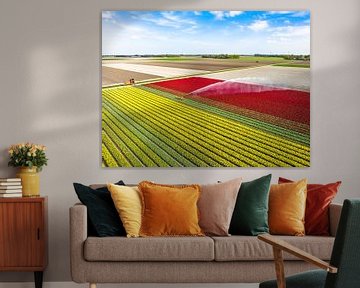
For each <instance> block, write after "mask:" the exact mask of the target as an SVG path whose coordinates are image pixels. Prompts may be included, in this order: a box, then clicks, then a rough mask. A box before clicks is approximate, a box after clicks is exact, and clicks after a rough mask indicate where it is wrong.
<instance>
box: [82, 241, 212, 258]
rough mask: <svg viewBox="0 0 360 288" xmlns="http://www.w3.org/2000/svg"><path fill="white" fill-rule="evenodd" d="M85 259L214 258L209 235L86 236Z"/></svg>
mask: <svg viewBox="0 0 360 288" xmlns="http://www.w3.org/2000/svg"><path fill="white" fill-rule="evenodd" d="M84 258H85V259H86V260H87V261H213V260H214V241H213V240H212V239H211V238H210V237H151V238H125V237H106V238H98V237H89V238H87V240H86V241H85V245H84Z"/></svg>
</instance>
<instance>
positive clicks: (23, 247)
mask: <svg viewBox="0 0 360 288" xmlns="http://www.w3.org/2000/svg"><path fill="white" fill-rule="evenodd" d="M47 250H48V249H47V197H29V198H0V271H32V272H34V276H35V287H36V288H41V287H42V282H43V271H44V270H45V268H46V266H47V257H48V255H47V254H48V253H47Z"/></svg>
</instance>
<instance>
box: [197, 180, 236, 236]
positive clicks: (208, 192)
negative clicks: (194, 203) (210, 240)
mask: <svg viewBox="0 0 360 288" xmlns="http://www.w3.org/2000/svg"><path fill="white" fill-rule="evenodd" d="M241 182H242V178H237V179H233V180H230V181H227V182H223V183H217V184H209V185H201V186H200V187H201V195H200V199H199V202H198V207H199V212H200V221H199V225H200V227H201V229H202V230H203V231H204V233H205V234H207V235H214V236H215V235H216V236H229V227H230V222H231V216H232V214H233V212H234V207H235V203H236V197H237V195H238V193H239V189H240V186H241Z"/></svg>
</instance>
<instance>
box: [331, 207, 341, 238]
mask: <svg viewBox="0 0 360 288" xmlns="http://www.w3.org/2000/svg"><path fill="white" fill-rule="evenodd" d="M341 209H342V204H335V203H331V204H330V207H329V219H330V235H331V236H334V237H335V236H336V231H337V228H338V225H339V220H340V215H341Z"/></svg>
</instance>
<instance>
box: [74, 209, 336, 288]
mask: <svg viewBox="0 0 360 288" xmlns="http://www.w3.org/2000/svg"><path fill="white" fill-rule="evenodd" d="M341 208H342V206H341V205H339V204H331V205H330V210H329V217H330V236H303V237H296V236H279V237H280V238H281V239H283V240H285V241H287V242H289V243H290V244H293V245H295V246H297V247H299V248H301V249H303V250H305V251H307V252H309V253H311V254H313V255H315V256H317V257H319V258H321V259H323V260H325V261H328V260H329V259H330V256H331V251H332V246H333V242H334V236H335V234H336V230H337V225H338V221H339V217H340V213H341ZM87 225H88V222H87V208H86V206H84V205H82V204H75V205H74V206H73V207H71V208H70V259H71V275H72V279H73V281H75V282H77V283H90V287H91V288H94V287H96V283H258V282H261V281H264V280H267V279H272V278H274V276H275V268H274V264H273V253H272V249H271V246H270V245H267V244H265V243H264V242H262V241H260V240H258V239H257V237H255V236H229V237H146V238H126V237H91V236H88V227H87ZM284 260H285V273H286V274H293V273H297V272H301V271H305V270H309V269H312V268H313V267H312V266H311V265H310V264H307V263H305V262H303V261H298V260H297V259H296V258H294V257H293V256H291V255H288V254H284Z"/></svg>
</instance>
